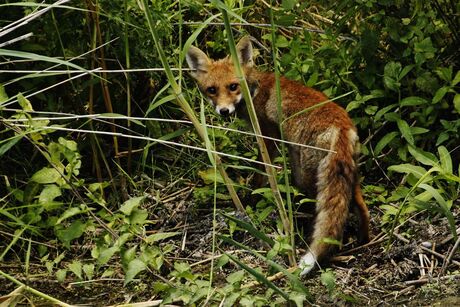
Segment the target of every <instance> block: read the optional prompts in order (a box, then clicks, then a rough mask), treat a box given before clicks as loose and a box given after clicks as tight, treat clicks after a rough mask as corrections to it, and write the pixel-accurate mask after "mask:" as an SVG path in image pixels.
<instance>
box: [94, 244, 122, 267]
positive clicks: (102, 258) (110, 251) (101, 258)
mask: <svg viewBox="0 0 460 307" xmlns="http://www.w3.org/2000/svg"><path fill="white" fill-rule="evenodd" d="M101 249H102V250H101V251H100V252H99V255H98V256H97V263H99V264H106V263H107V262H108V261H109V260H110V258H112V256H113V255H114V254H115V253H116V252H118V251H119V250H120V248H119V247H118V246H112V247H108V248H101Z"/></svg>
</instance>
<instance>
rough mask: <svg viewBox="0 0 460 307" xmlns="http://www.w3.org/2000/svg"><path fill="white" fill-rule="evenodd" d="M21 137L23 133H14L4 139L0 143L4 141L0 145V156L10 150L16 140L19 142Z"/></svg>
mask: <svg viewBox="0 0 460 307" xmlns="http://www.w3.org/2000/svg"><path fill="white" fill-rule="evenodd" d="M22 138H23V135H15V136H13V137H11V138H10V139H8V140H4V141H2V142H0V143H3V142H6V143H5V144H3V145H2V146H0V158H1V157H2V156H3V155H4V154H5V153H6V152H7V151H8V150H10V149H11V148H12V147H13V146H14V145H16V143H17V142H19V141H20V140H21V139H22Z"/></svg>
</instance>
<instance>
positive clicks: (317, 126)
mask: <svg viewBox="0 0 460 307" xmlns="http://www.w3.org/2000/svg"><path fill="white" fill-rule="evenodd" d="M237 52H238V58H239V60H240V63H241V65H242V68H243V71H244V74H245V78H246V81H247V83H248V85H249V88H250V92H251V96H252V100H253V103H254V108H255V110H256V114H257V118H258V120H259V124H260V127H261V130H262V134H264V135H266V136H270V137H274V138H279V129H278V115H277V110H278V108H277V99H276V92H275V91H276V90H275V76H274V74H273V73H266V72H260V71H257V70H256V69H254V68H253V58H252V57H253V50H252V44H251V40H250V38H249V37H243V38H242V39H241V40H240V41H239V42H238V44H237ZM186 60H187V63H188V65H189V67H190V68H191V75H192V77H193V78H194V79H195V80H196V81H197V83H198V86H199V88H200V90H201V91H202V92H203V93H204V94H205V95H206V96H207V97H208V98H209V101H210V103H211V104H212V105H213V106H214V107H215V110H216V112H217V113H218V114H220V115H223V116H227V115H229V114H232V113H234V112H235V110H237V109H239V107H240V106H241V105H244V99H243V96H242V92H241V88H240V82H239V80H238V77H237V75H236V73H235V68H234V66H233V62H232V59H231V58H230V57H226V58H224V59H220V60H212V59H210V58H208V56H207V55H206V54H205V53H204V52H203V51H201V50H200V49H198V48H196V47H193V46H192V47H190V49H189V50H188V52H187V55H186ZM280 83H281V100H282V112H283V116H284V118H288V117H290V116H292V115H294V114H296V113H298V112H299V111H302V110H304V109H306V108H309V107H312V106H314V105H316V104H318V103H321V102H324V101H327V100H328V98H327V97H326V96H325V95H324V94H323V93H321V92H319V91H316V90H314V89H312V88H309V87H306V86H304V85H302V84H300V83H298V82H295V81H291V80H288V79H286V78H284V77H281V79H280ZM243 109H245V108H243ZM243 111H244V110H243ZM283 129H284V137H285V139H286V140H287V141H290V142H294V143H299V144H305V145H311V146H315V147H320V148H324V149H329V150H331V151H330V152H326V151H320V150H315V149H310V148H306V147H300V146H296V145H289V157H290V162H291V167H292V174H293V181H294V185H295V186H296V187H297V188H299V190H300V191H302V192H304V193H306V194H307V195H309V196H312V197H316V199H317V203H316V218H315V222H314V226H313V234H312V241H311V244H310V246H309V252H308V253H307V254H306V255H304V256H303V257H302V258H301V259H300V262H299V267H300V268H301V270H302V271H301V276H303V275H305V274H307V273H308V272H310V270H311V269H312V268H313V267H314V266H315V264H316V263H317V262H318V261H321V260H324V259H325V258H326V257H327V256H328V255H329V254H330V252H331V251H332V250H333V247H334V246H333V245H331V244H328V243H327V242H326V241H327V239H333V240H341V239H342V235H343V230H344V225H345V222H346V220H347V217H348V212H349V207H350V204H352V205H354V206H355V209H357V211H358V215H359V218H360V229H359V235H360V239H361V241H362V242H367V241H368V240H369V212H368V210H367V206H366V204H365V203H364V200H363V196H362V193H361V188H360V183H359V178H358V167H357V164H356V158H357V155H358V151H359V140H358V135H357V132H356V128H355V126H354V125H353V123H352V121H351V119H350V117H349V116H348V114H347V112H346V111H345V110H344V109H343V108H341V107H340V106H338V105H337V104H335V103H333V102H327V103H325V104H323V105H321V106H319V107H316V108H312V109H311V110H310V111H308V112H304V113H301V114H300V115H296V116H294V117H292V118H291V119H289V120H288V121H287V122H286V123H285V124H284V125H283ZM265 142H266V144H267V148H268V150H269V152H270V155H271V156H273V155H274V154H275V153H276V147H275V146H274V145H275V144H274V143H273V142H272V141H269V140H265ZM325 239H326V241H325Z"/></svg>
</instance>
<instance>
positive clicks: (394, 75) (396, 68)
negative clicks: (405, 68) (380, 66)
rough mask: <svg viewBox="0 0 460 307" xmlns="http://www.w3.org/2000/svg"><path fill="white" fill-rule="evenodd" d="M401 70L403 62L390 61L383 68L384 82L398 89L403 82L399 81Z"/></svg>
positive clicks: (391, 88)
mask: <svg viewBox="0 0 460 307" xmlns="http://www.w3.org/2000/svg"><path fill="white" fill-rule="evenodd" d="M400 72H401V63H399V62H389V63H387V64H386V65H385V67H384V70H383V83H384V84H385V86H386V87H387V88H388V89H390V90H393V91H396V92H397V91H398V90H399V87H400V86H401V84H400V83H399V74H400Z"/></svg>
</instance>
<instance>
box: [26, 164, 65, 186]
mask: <svg viewBox="0 0 460 307" xmlns="http://www.w3.org/2000/svg"><path fill="white" fill-rule="evenodd" d="M59 178H61V174H60V173H59V172H58V171H57V170H56V169H55V168H54V167H44V168H42V169H41V170H39V171H38V172H36V173H35V174H33V175H32V178H31V180H32V181H34V182H36V183H41V184H48V183H55V182H56V181H58V179H59Z"/></svg>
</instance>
